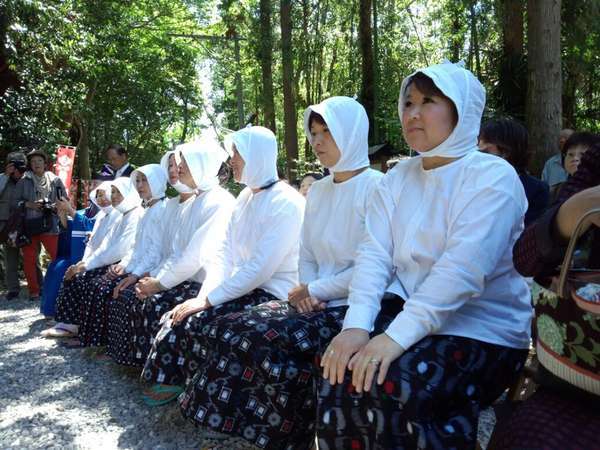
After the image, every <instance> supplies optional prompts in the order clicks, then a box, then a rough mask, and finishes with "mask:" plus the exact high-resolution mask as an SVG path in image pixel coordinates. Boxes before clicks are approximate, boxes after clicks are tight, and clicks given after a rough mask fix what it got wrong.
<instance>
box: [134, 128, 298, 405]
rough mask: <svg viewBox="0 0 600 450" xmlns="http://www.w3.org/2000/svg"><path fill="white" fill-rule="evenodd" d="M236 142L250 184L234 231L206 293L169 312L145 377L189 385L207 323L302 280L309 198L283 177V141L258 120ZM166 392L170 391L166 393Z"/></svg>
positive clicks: (235, 162)
mask: <svg viewBox="0 0 600 450" xmlns="http://www.w3.org/2000/svg"><path fill="white" fill-rule="evenodd" d="M225 142H226V145H227V146H228V147H229V148H230V149H231V150H232V153H233V158H232V161H231V165H232V167H233V176H234V178H235V180H236V181H237V182H238V183H242V184H245V185H246V188H245V189H244V190H243V191H242V192H241V193H240V194H239V196H238V198H237V200H236V202H235V208H234V211H233V215H232V217H231V220H230V221H229V224H228V227H227V234H226V239H225V241H224V242H223V245H222V246H221V247H220V248H219V249H218V251H217V252H215V260H214V262H213V263H212V264H211V265H210V267H209V269H208V274H207V278H206V281H205V282H204V283H203V285H202V289H201V291H200V294H199V295H198V296H197V297H196V298H193V299H190V300H187V301H185V302H183V303H181V304H179V305H178V306H176V307H175V308H173V310H172V311H170V312H169V313H168V315H165V316H163V321H164V324H163V326H162V328H161V329H160V331H159V332H158V334H157V335H156V337H155V340H154V344H153V346H152V350H151V352H150V355H149V357H148V360H147V361H146V365H145V367H144V371H143V373H142V379H143V380H144V381H148V382H154V383H162V384H164V385H169V386H172V385H183V384H184V383H185V382H186V380H187V378H190V377H191V376H193V374H194V372H195V371H196V368H197V367H198V363H199V361H201V359H202V354H203V352H204V350H202V349H201V348H200V347H199V345H196V344H197V343H198V342H200V341H199V340H198V339H200V338H201V334H202V329H203V328H204V327H205V326H206V324H208V323H209V322H210V321H211V320H212V319H214V318H215V317H217V316H218V315H223V314H226V313H228V312H234V311H239V310H242V309H245V308H250V307H252V306H254V305H258V304H260V303H264V302H267V301H269V300H275V299H277V298H285V296H286V295H287V293H288V291H289V290H290V289H292V288H293V287H294V286H296V285H297V284H298V240H299V237H300V228H301V226H302V215H303V213H304V199H303V198H302V196H301V195H300V194H298V192H296V191H295V190H294V189H293V188H292V187H290V186H289V185H288V184H286V183H281V182H278V177H277V141H276V139H275V135H274V134H273V133H272V132H271V131H270V130H268V129H266V128H263V127H250V128H244V129H242V130H239V131H236V132H235V133H232V134H231V135H229V136H228V137H227V138H226V141H225ZM177 391H178V389H171V388H164V387H162V386H155V387H154V389H153V390H150V391H147V393H146V398H145V400H146V401H147V402H148V403H150V404H160V403H163V402H166V401H169V400H172V399H174V398H175V396H176V393H177ZM163 393H165V394H166V395H162V394H163Z"/></svg>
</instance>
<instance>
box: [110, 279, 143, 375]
mask: <svg viewBox="0 0 600 450" xmlns="http://www.w3.org/2000/svg"><path fill="white" fill-rule="evenodd" d="M141 301H142V300H139V299H138V298H137V297H136V295H135V285H131V286H129V287H128V288H126V289H123V290H122V291H121V292H120V295H119V297H118V298H117V299H112V298H111V299H110V300H109V302H108V304H107V317H108V320H107V324H106V327H107V339H108V341H107V345H106V354H107V355H109V356H110V357H111V358H112V359H113V360H114V361H115V362H116V363H118V364H122V365H125V366H136V365H139V363H136V360H135V357H134V354H135V350H134V348H133V328H132V325H131V324H132V322H133V314H132V311H133V306H134V304H135V303H139V302H141Z"/></svg>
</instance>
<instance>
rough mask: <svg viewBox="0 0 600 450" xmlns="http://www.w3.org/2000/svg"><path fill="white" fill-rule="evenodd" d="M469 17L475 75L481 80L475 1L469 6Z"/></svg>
mask: <svg viewBox="0 0 600 450" xmlns="http://www.w3.org/2000/svg"><path fill="white" fill-rule="evenodd" d="M469 15H470V16H471V17H470V18H471V47H472V49H473V54H474V56H475V73H476V74H477V78H479V79H481V59H480V58H479V36H478V34H477V14H476V13H475V1H472V2H471V4H470V5H469Z"/></svg>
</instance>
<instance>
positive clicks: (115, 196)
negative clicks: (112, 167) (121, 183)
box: [110, 186, 123, 208]
mask: <svg viewBox="0 0 600 450" xmlns="http://www.w3.org/2000/svg"><path fill="white" fill-rule="evenodd" d="M122 201H123V196H122V195H121V192H120V191H119V190H118V189H117V188H116V187H114V186H111V188H110V202H111V203H112V205H113V208H116V207H117V206H119V205H120V204H121V202H122Z"/></svg>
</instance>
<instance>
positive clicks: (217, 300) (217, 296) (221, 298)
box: [207, 287, 228, 306]
mask: <svg viewBox="0 0 600 450" xmlns="http://www.w3.org/2000/svg"><path fill="white" fill-rule="evenodd" d="M207 298H208V301H209V303H210V304H211V305H212V306H217V305H221V304H223V303H226V302H227V300H228V298H227V297H226V296H225V292H224V291H223V289H222V288H221V287H218V288H216V289H214V290H213V291H212V292H211V293H210V294H208V295H207Z"/></svg>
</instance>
